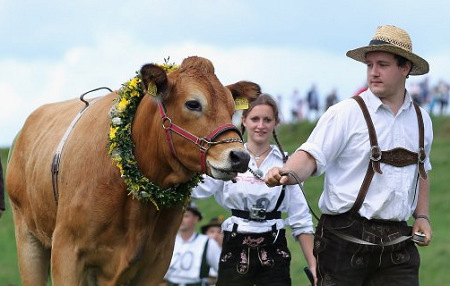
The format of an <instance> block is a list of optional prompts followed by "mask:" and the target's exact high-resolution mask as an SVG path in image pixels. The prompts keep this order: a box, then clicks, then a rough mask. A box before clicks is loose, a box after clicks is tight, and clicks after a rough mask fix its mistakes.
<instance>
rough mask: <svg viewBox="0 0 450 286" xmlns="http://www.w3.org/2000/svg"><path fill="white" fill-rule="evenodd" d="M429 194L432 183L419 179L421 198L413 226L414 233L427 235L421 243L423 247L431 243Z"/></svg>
mask: <svg viewBox="0 0 450 286" xmlns="http://www.w3.org/2000/svg"><path fill="white" fill-rule="evenodd" d="M429 192H430V181H429V176H428V179H426V180H424V179H422V178H420V179H419V198H418V200H417V207H416V210H415V211H414V218H415V219H416V221H415V222H414V225H413V233H414V232H421V233H423V234H425V236H426V238H425V242H424V243H420V244H419V245H421V246H426V245H428V244H429V243H430V242H431V238H432V232H431V224H430V214H429Z"/></svg>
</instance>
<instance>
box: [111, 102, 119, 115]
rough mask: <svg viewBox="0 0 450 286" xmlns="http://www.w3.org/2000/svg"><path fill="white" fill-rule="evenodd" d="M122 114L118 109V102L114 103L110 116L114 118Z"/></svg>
mask: <svg viewBox="0 0 450 286" xmlns="http://www.w3.org/2000/svg"><path fill="white" fill-rule="evenodd" d="M119 114H120V111H119V110H117V104H114V105H113V106H112V107H111V109H110V110H109V116H110V117H111V118H114V117H116V116H118V115H119Z"/></svg>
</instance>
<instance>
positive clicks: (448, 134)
mask: <svg viewBox="0 0 450 286" xmlns="http://www.w3.org/2000/svg"><path fill="white" fill-rule="evenodd" d="M433 125H434V136H435V139H434V145H433V149H432V154H431V160H432V165H433V170H432V171H431V172H430V181H431V194H430V197H431V199H430V212H431V213H430V215H431V219H432V227H433V241H432V243H431V244H430V246H428V247H424V248H420V253H421V257H422V262H421V263H422V264H421V268H420V281H421V285H425V286H443V285H450V271H448V270H447V269H446V267H447V266H446V264H447V263H449V262H450V243H447V242H445V241H446V240H447V238H449V236H450V192H449V193H447V191H448V190H447V187H448V186H447V184H450V183H449V178H448V177H447V176H448V174H449V173H448V172H449V170H450V118H448V117H435V118H433ZM313 127H314V125H313V124H311V123H306V122H304V123H299V124H292V125H283V126H280V127H279V129H278V135H279V138H280V140H281V142H282V144H283V147H284V148H285V149H286V151H288V152H292V151H293V150H295V148H296V147H297V146H298V145H299V144H300V143H301V142H304V141H305V140H306V138H307V136H308V134H309V133H310V132H311V130H312V128H313ZM0 151H1V157H2V164H3V167H4V170H3V171H5V169H6V157H7V154H8V150H7V149H1V150H0ZM322 179H323V178H322V177H317V178H312V179H310V180H309V181H307V182H306V183H305V191H306V192H307V194H306V195H307V199H308V201H309V202H310V204H311V205H312V206H313V208H314V209H315V211H316V213H318V211H317V201H318V198H319V195H320V193H321V189H322ZM198 205H199V207H200V209H201V210H202V212H203V214H204V217H205V219H204V222H206V221H207V220H208V219H209V218H210V217H213V216H217V215H219V214H223V215H228V213H227V212H226V211H224V210H223V209H222V208H221V207H220V206H218V205H217V204H216V203H215V201H214V199H212V198H211V199H207V200H203V201H199V202H198ZM288 238H289V244H290V249H291V252H292V256H293V260H292V265H291V276H292V279H293V285H294V286H297V285H308V282H307V279H306V277H305V275H304V273H303V270H302V269H303V267H304V266H306V263H305V260H304V258H303V254H302V252H301V250H300V246H299V245H298V244H297V243H296V242H294V241H293V239H292V237H291V236H290V235H289V237H288ZM12 285H21V282H20V278H19V273H18V267H17V254H16V246H15V242H14V226H13V219H12V213H11V209H10V207H9V202H7V211H6V212H5V213H4V214H3V216H2V218H1V219H0V286H12Z"/></svg>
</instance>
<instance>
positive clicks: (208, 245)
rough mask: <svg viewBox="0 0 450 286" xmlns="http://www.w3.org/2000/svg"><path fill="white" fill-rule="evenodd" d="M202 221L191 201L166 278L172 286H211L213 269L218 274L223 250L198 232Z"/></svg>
mask: <svg viewBox="0 0 450 286" xmlns="http://www.w3.org/2000/svg"><path fill="white" fill-rule="evenodd" d="M201 219H202V214H201V213H200V211H199V210H198V208H197V206H196V204H195V203H194V202H193V201H191V202H190V203H189V205H188V206H187V207H186V211H185V213H184V215H183V221H182V222H181V225H180V228H179V231H178V234H177V236H176V239H175V246H174V249H173V255H172V260H171V261H170V266H169V269H168V271H167V273H166V275H165V281H166V284H167V285H168V286H187V285H189V286H206V285H210V284H209V280H208V279H209V273H210V268H212V269H214V271H215V272H216V273H217V271H218V266H219V257H220V246H219V244H218V243H217V242H216V241H215V240H214V239H211V238H209V237H208V236H206V235H204V234H200V233H197V232H196V231H195V227H196V225H197V223H198V222H199V221H200V220H201Z"/></svg>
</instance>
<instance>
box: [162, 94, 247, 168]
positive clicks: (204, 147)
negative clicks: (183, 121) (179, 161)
mask: <svg viewBox="0 0 450 286" xmlns="http://www.w3.org/2000/svg"><path fill="white" fill-rule="evenodd" d="M158 106H159V112H160V114H161V120H162V127H163V128H164V130H165V131H166V139H167V142H168V143H169V148H170V151H171V152H172V155H173V156H175V158H178V156H177V152H176V150H175V146H174V145H173V140H172V136H171V131H173V132H175V133H177V134H178V135H180V136H182V137H184V138H185V139H187V140H189V141H191V142H193V143H194V144H195V145H197V146H198V147H199V148H200V160H201V165H202V172H203V173H206V153H207V152H208V149H209V148H210V147H211V145H217V144H221V143H233V142H238V143H243V140H242V134H241V132H240V131H239V129H237V128H236V126H234V125H233V124H224V125H222V126H219V127H217V128H216V129H214V130H213V131H212V132H211V133H209V134H208V135H207V136H206V137H202V138H199V137H197V136H195V135H194V134H192V133H190V132H188V131H186V130H184V129H183V128H181V127H179V126H178V125H176V124H175V123H172V119H170V118H169V117H167V115H166V112H165V111H164V106H163V104H162V103H161V102H158ZM229 130H232V131H236V133H237V134H238V135H239V138H240V139H237V138H227V139H222V140H219V141H214V139H216V138H217V137H218V136H219V135H220V134H222V133H224V132H226V131H229Z"/></svg>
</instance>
